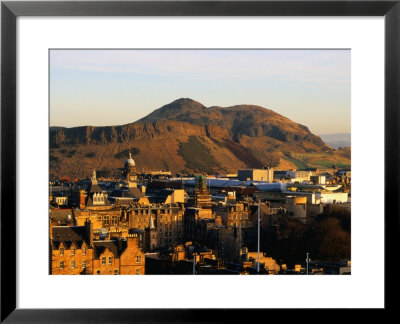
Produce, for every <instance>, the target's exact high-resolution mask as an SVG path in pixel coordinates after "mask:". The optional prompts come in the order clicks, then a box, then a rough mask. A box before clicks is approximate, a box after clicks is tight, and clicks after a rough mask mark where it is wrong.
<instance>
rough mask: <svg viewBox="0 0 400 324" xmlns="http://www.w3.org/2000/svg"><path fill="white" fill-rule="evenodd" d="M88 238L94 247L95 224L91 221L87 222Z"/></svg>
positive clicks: (90, 244)
mask: <svg viewBox="0 0 400 324" xmlns="http://www.w3.org/2000/svg"><path fill="white" fill-rule="evenodd" d="M85 230H86V236H87V237H88V238H89V246H93V224H92V222H91V221H90V219H86V221H85Z"/></svg>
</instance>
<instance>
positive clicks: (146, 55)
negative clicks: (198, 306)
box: [50, 49, 351, 135]
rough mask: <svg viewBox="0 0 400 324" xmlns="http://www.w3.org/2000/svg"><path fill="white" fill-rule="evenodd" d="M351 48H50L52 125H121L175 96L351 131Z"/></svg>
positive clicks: (314, 127) (320, 130)
mask: <svg viewBox="0 0 400 324" xmlns="http://www.w3.org/2000/svg"><path fill="white" fill-rule="evenodd" d="M350 57H351V53H350V50H260V49H255V50H237V49H233V50H51V51H50V126H64V127H75V126H85V125H91V126H111V125H123V124H128V123H131V122H134V121H136V120H138V119H140V118H142V117H145V116H146V115H148V114H149V113H151V112H152V111H153V110H155V109H158V108H160V107H162V106H163V105H166V104H168V103H170V102H172V101H174V100H176V99H179V98H191V99H193V100H196V101H198V102H200V103H202V104H203V105H205V106H206V107H211V106H220V107H229V106H233V105H239V104H251V105H258V106H262V107H265V108H268V109H271V110H273V111H275V112H277V113H279V114H281V115H283V116H285V117H287V118H289V119H291V120H293V121H294V122H296V123H300V124H302V125H305V126H307V127H308V128H309V129H310V131H311V132H313V133H314V134H318V135H320V134H332V133H350V101H351V88H350V80H351V79H350V78H351V75H350V68H351V67H350Z"/></svg>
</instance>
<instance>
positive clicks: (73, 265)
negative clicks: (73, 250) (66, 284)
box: [71, 260, 75, 269]
mask: <svg viewBox="0 0 400 324" xmlns="http://www.w3.org/2000/svg"><path fill="white" fill-rule="evenodd" d="M71 269H75V260H72V261H71Z"/></svg>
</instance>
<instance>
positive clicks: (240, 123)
mask: <svg viewBox="0 0 400 324" xmlns="http://www.w3.org/2000/svg"><path fill="white" fill-rule="evenodd" d="M194 147H196V150H193V148H194ZM130 148H137V150H136V152H140V153H137V154H136V156H135V160H136V162H137V165H138V168H139V169H140V168H143V169H147V170H149V169H153V170H154V169H163V170H171V171H173V172H209V173H212V172H218V173H221V172H222V173H223V172H233V171H236V170H237V169H238V168H244V167H262V166H268V165H271V166H272V165H278V164H281V166H282V165H283V166H285V164H286V165H287V167H289V166H292V167H293V166H295V165H293V161H291V159H292V160H293V158H292V157H290V154H291V153H293V152H298V153H312V152H314V153H316V152H324V153H326V154H328V153H329V154H332V152H333V150H332V148H331V147H329V146H328V145H326V144H325V143H324V142H323V141H322V139H321V138H320V137H318V136H316V135H314V134H312V133H311V132H310V131H309V129H308V128H307V127H306V126H303V125H300V124H297V123H295V122H293V121H291V120H290V119H288V118H286V117H284V116H282V115H279V114H278V113H276V112H274V111H272V110H269V109H266V108H263V107H260V106H255V105H236V106H232V107H216V106H213V107H210V108H207V107H205V106H204V105H202V104H201V103H199V102H197V101H195V100H192V99H189V98H181V99H178V100H175V101H173V102H171V103H170V104H167V105H164V106H162V107H161V108H159V109H156V110H154V111H153V112H152V113H150V114H149V115H147V116H146V117H144V118H142V119H140V120H138V121H137V122H134V123H129V124H125V125H120V126H107V127H94V126H82V127H73V128H58V127H57V128H51V129H50V155H51V156H50V166H51V172H54V174H55V173H57V172H60V173H62V175H69V176H72V174H73V176H74V177H82V176H83V173H85V174H89V172H90V169H91V168H96V169H104V170H109V171H110V172H115V170H116V169H117V168H118V167H121V163H122V162H121V159H120V158H119V159H117V158H116V157H115V155H117V154H118V153H120V152H123V151H124V150H127V149H130ZM71 152H73V154H71ZM198 152H202V156H200V155H199V156H198V154H199V153H198ZM205 155H208V158H207V161H208V162H207V163H200V160H201V159H202V158H203V159H204V156H205ZM117 156H118V157H119V155H117ZM78 161H80V164H79V165H80V166H81V167H80V168H79V170H74V167H73V165H78ZM82 167H83V168H82ZM84 168H88V170H85V169H84Z"/></svg>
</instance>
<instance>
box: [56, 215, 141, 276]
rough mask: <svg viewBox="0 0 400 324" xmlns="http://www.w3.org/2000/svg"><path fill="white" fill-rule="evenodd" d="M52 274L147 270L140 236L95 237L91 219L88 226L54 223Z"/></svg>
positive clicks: (113, 272) (117, 272)
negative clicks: (139, 241)
mask: <svg viewBox="0 0 400 324" xmlns="http://www.w3.org/2000/svg"><path fill="white" fill-rule="evenodd" d="M50 257H51V259H50V265H51V266H50V274H54V275H57V274H65V275H78V274H88V275H89V274H99V275H102V274H113V275H116V274H144V273H145V269H144V266H145V259H144V254H143V252H142V251H141V250H140V248H139V245H138V241H137V238H134V237H127V238H126V239H124V238H113V239H112V240H95V239H94V235H93V225H92V224H91V222H90V221H87V222H85V225H84V226H56V227H53V232H52V239H50Z"/></svg>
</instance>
